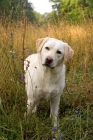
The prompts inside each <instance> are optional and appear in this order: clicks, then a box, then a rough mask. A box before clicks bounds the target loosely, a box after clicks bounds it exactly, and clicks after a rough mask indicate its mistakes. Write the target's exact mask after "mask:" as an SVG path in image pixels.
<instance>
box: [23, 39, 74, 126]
mask: <svg viewBox="0 0 93 140" xmlns="http://www.w3.org/2000/svg"><path fill="white" fill-rule="evenodd" d="M36 50H37V53H36V54H32V55H30V56H28V57H27V58H26V59H25V61H24V71H25V89H26V92H27V98H28V99H27V114H28V115H29V114H30V113H31V112H36V110H37V106H38V103H39V100H40V99H41V98H45V99H46V100H47V101H48V100H49V101H50V116H52V117H53V120H54V122H53V125H54V127H57V124H58V123H57V118H58V110H59V104H60V96H61V95H62V92H63V89H64V87H65V71H66V68H65V63H66V62H67V61H68V60H69V59H70V58H71V57H72V56H73V54H74V51H73V50H72V49H71V47H70V46H69V45H68V44H67V43H65V42H62V41H61V40H58V39H55V38H50V37H46V38H41V39H38V40H37V41H36Z"/></svg>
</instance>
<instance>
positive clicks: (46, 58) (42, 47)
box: [36, 37, 74, 68]
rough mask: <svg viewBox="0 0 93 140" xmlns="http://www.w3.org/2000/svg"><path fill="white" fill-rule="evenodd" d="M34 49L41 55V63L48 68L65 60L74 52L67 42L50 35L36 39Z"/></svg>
mask: <svg viewBox="0 0 93 140" xmlns="http://www.w3.org/2000/svg"><path fill="white" fill-rule="evenodd" d="M36 49H37V53H40V55H41V63H42V65H45V66H48V67H50V68H54V67H56V66H57V65H59V64H61V63H63V62H67V61H68V60H69V59H70V58H71V57H72V56H73V54H74V51H73V50H72V49H71V47H70V46H69V45H68V44H67V43H64V42H62V41H61V40H57V39H55V38H50V37H46V38H41V39H38V40H37V41H36Z"/></svg>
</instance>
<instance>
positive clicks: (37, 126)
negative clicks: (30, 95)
mask: <svg viewBox="0 0 93 140" xmlns="http://www.w3.org/2000/svg"><path fill="white" fill-rule="evenodd" d="M46 36H50V37H55V38H57V39H60V40H63V41H65V42H67V43H68V44H69V45H70V46H71V47H72V48H73V49H74V52H75V54H74V57H73V58H72V59H71V60H70V61H69V62H68V63H67V73H66V87H65V89H64V92H63V96H62V98H61V103H60V110H59V128H58V129H57V130H55V129H54V128H52V127H53V126H52V123H51V119H50V118H49V103H46V102H45V101H43V100H42V101H41V103H40V106H39V108H38V112H37V114H33V115H32V116H31V119H30V120H29V121H26V120H25V119H24V112H25V111H26V93H25V90H24V76H23V74H24V72H23V59H24V58H26V57H27V56H28V55H30V54H32V53H35V41H36V39H38V38H41V37H46ZM47 106H48V107H47ZM59 129H60V132H59V131H58V130H59ZM54 138H55V139H54ZM61 139H62V140H92V139H93V22H90V21H86V22H85V23H82V24H81V25H77V24H75V25H73V24H70V25H69V24H68V23H66V22H59V23H58V24H57V25H53V24H48V25H42V26H38V25H36V24H33V25H32V24H31V23H27V24H26V26H25V25H24V23H22V22H16V23H9V22H6V21H4V20H3V21H2V20H1V21H0V140H61Z"/></svg>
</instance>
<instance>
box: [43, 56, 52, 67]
mask: <svg viewBox="0 0 93 140" xmlns="http://www.w3.org/2000/svg"><path fill="white" fill-rule="evenodd" d="M52 62H53V58H52V57H50V56H47V57H46V59H45V63H44V64H43V65H45V66H48V67H50V68H54V67H52V66H51V63H52Z"/></svg>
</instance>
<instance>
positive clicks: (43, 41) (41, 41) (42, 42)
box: [36, 37, 49, 53]
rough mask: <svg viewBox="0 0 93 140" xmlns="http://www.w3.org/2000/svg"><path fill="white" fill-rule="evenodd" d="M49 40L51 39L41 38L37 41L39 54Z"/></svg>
mask: <svg viewBox="0 0 93 140" xmlns="http://www.w3.org/2000/svg"><path fill="white" fill-rule="evenodd" d="M48 39H49V37H46V38H40V39H38V40H36V50H37V53H39V52H40V51H41V49H42V47H43V45H44V44H45V43H46V42H47V40H48Z"/></svg>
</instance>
